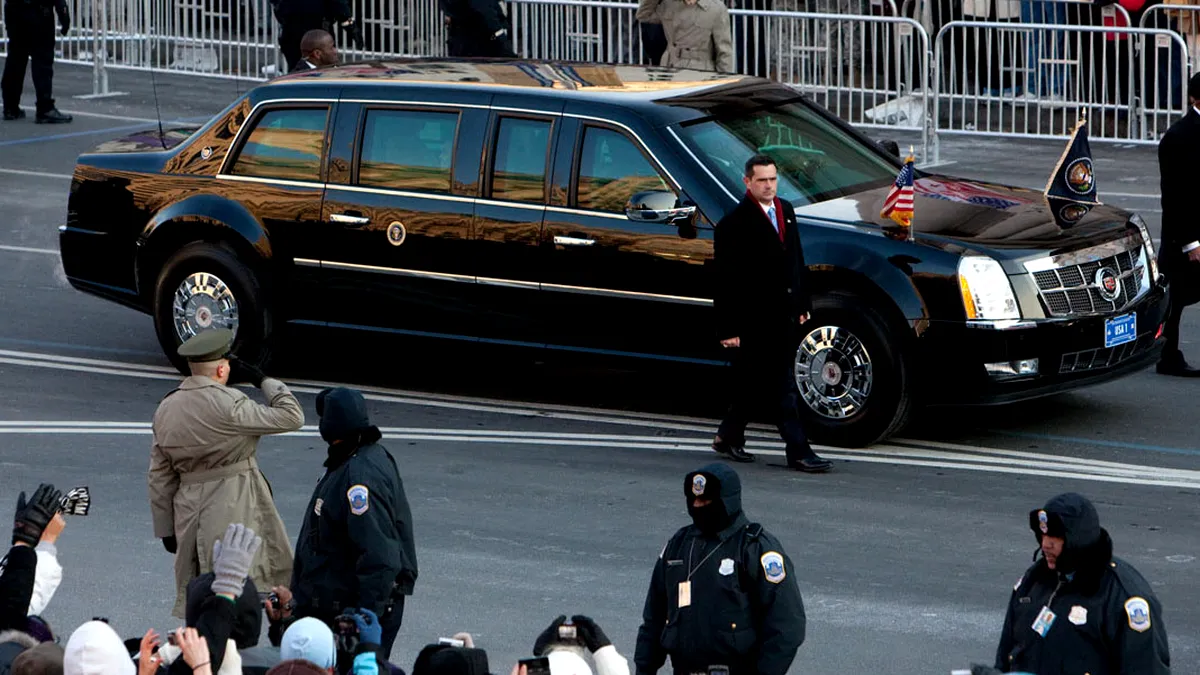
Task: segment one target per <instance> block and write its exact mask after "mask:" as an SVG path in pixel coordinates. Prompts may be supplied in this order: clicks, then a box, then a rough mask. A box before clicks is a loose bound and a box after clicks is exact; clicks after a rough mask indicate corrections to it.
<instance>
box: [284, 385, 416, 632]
mask: <svg viewBox="0 0 1200 675" xmlns="http://www.w3.org/2000/svg"><path fill="white" fill-rule="evenodd" d="M317 414H318V415H320V417H321V423H320V429H321V437H322V438H324V439H326V441H327V442H330V447H329V455H328V458H327V459H326V461H325V467H326V471H325V475H324V476H322V477H321V480H320V482H318V483H317V488H316V490H315V491H314V492H313V496H312V499H311V500H310V501H309V503H308V510H307V511H306V512H305V515H304V524H303V525H302V526H301V529H300V536H299V538H298V540H297V542H296V561H295V565H294V570H293V576H292V583H291V589H292V592H293V593H294V594H295V598H296V604H297V606H299V607H308V608H314V609H318V610H323V611H334V612H336V611H341V610H342V609H345V608H354V607H364V608H366V609H369V610H371V611H373V612H375V613H376V614H378V615H379V616H380V617H382V616H383V615H384V613H385V611H386V610H387V606H388V604H389V601H390V600H391V598H392V597H393V596H394V595H395V594H397V593H403V594H404V595H412V592H413V587H414V586H415V584H416V580H417V552H416V544H415V542H414V538H413V522H412V512H411V510H410V509H409V506H408V499H407V497H405V494H404V483H403V481H402V480H401V478H400V472H399V470H398V469H397V468H396V461H395V460H394V459H393V458H392V455H391V454H390V453H389V452H388V451H387V450H386V449H385V448H384V447H383V446H382V445H380V444H379V443H378V442H377V441H378V440H379V438H380V433H379V429H378V428H377V427H375V426H372V425H371V423H370V419H369V417H368V415H367V404H366V401H365V400H364V399H363V396H362V394H361V393H359V392H357V391H354V390H351V389H345V388H341V387H339V388H336V389H327V390H325V391H322V392H321V394H320V395H318V397H317ZM334 441H338V442H334Z"/></svg>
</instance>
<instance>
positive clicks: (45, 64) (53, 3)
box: [0, 0, 71, 124]
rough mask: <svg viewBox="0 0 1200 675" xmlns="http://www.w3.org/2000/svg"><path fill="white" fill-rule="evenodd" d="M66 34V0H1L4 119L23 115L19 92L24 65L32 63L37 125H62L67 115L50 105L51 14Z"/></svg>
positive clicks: (68, 22)
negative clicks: (4, 38)
mask: <svg viewBox="0 0 1200 675" xmlns="http://www.w3.org/2000/svg"><path fill="white" fill-rule="evenodd" d="M55 13H57V14H58V24H59V28H60V29H61V30H62V34H63V35H66V34H67V33H68V32H70V30H71V11H70V9H69V8H68V7H67V3H66V0H5V3H4V21H5V24H6V26H7V33H8V35H7V37H8V54H7V55H6V57H5V59H4V76H3V78H2V79H0V92H3V99H4V119H5V120H19V119H22V118H24V117H25V111H24V110H21V91H22V90H23V89H24V88H25V66H26V65H27V64H28V63H30V62H31V61H32V63H33V89H34V91H35V92H36V94H37V117H35V118H34V121H36V122H37V123H38V124H62V123H64V122H70V121H71V116H70V115H67V114H64V113H62V112H60V111H59V109H58V108H57V107H56V106H55V105H54V96H53V85H54V14H55Z"/></svg>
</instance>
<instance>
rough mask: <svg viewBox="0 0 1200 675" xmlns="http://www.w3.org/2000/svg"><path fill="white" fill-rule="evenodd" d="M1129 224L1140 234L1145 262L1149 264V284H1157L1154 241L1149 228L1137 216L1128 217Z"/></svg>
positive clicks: (1156, 260)
mask: <svg viewBox="0 0 1200 675" xmlns="http://www.w3.org/2000/svg"><path fill="white" fill-rule="evenodd" d="M1129 222H1131V223H1133V224H1134V225H1137V229H1138V230H1139V231H1140V232H1141V233H1142V248H1144V249H1145V250H1146V260H1147V262H1148V263H1149V264H1150V283H1152V284H1157V283H1158V258H1156V257H1155V256H1154V240H1153V239H1151V238H1150V228H1148V227H1146V221H1144V220H1142V217H1141V216H1139V215H1138V214H1136V213H1135V214H1133V215H1132V216H1129Z"/></svg>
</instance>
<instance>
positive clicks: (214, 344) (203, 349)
mask: <svg viewBox="0 0 1200 675" xmlns="http://www.w3.org/2000/svg"><path fill="white" fill-rule="evenodd" d="M232 346H233V331H231V330H229V329H228V328H218V329H216V330H206V331H204V332H201V333H197V334H195V335H193V336H192V337H190V338H188V339H187V340H184V342H183V344H181V345H179V349H177V350H176V351H177V352H178V353H179V355H180V356H182V357H184V358H186V359H187V360H188V361H190V362H192V363H203V362H205V361H219V360H221V359H223V358H226V357H227V356H228V355H229V349H230V347H232Z"/></svg>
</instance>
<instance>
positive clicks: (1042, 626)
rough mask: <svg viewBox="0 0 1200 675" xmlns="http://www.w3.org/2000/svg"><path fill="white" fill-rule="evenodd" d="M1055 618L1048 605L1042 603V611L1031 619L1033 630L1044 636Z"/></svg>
mask: <svg viewBox="0 0 1200 675" xmlns="http://www.w3.org/2000/svg"><path fill="white" fill-rule="evenodd" d="M1056 618H1058V617H1057V616H1056V615H1055V614H1054V612H1051V611H1050V608H1049V607H1047V606H1045V605H1042V611H1041V612H1040V613H1039V614H1038V615H1037V618H1036V619H1034V621H1033V632H1035V633H1037V634H1038V635H1041V636H1042V637H1046V633H1049V632H1050V627H1051V626H1053V625H1054V620H1055V619H1056Z"/></svg>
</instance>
